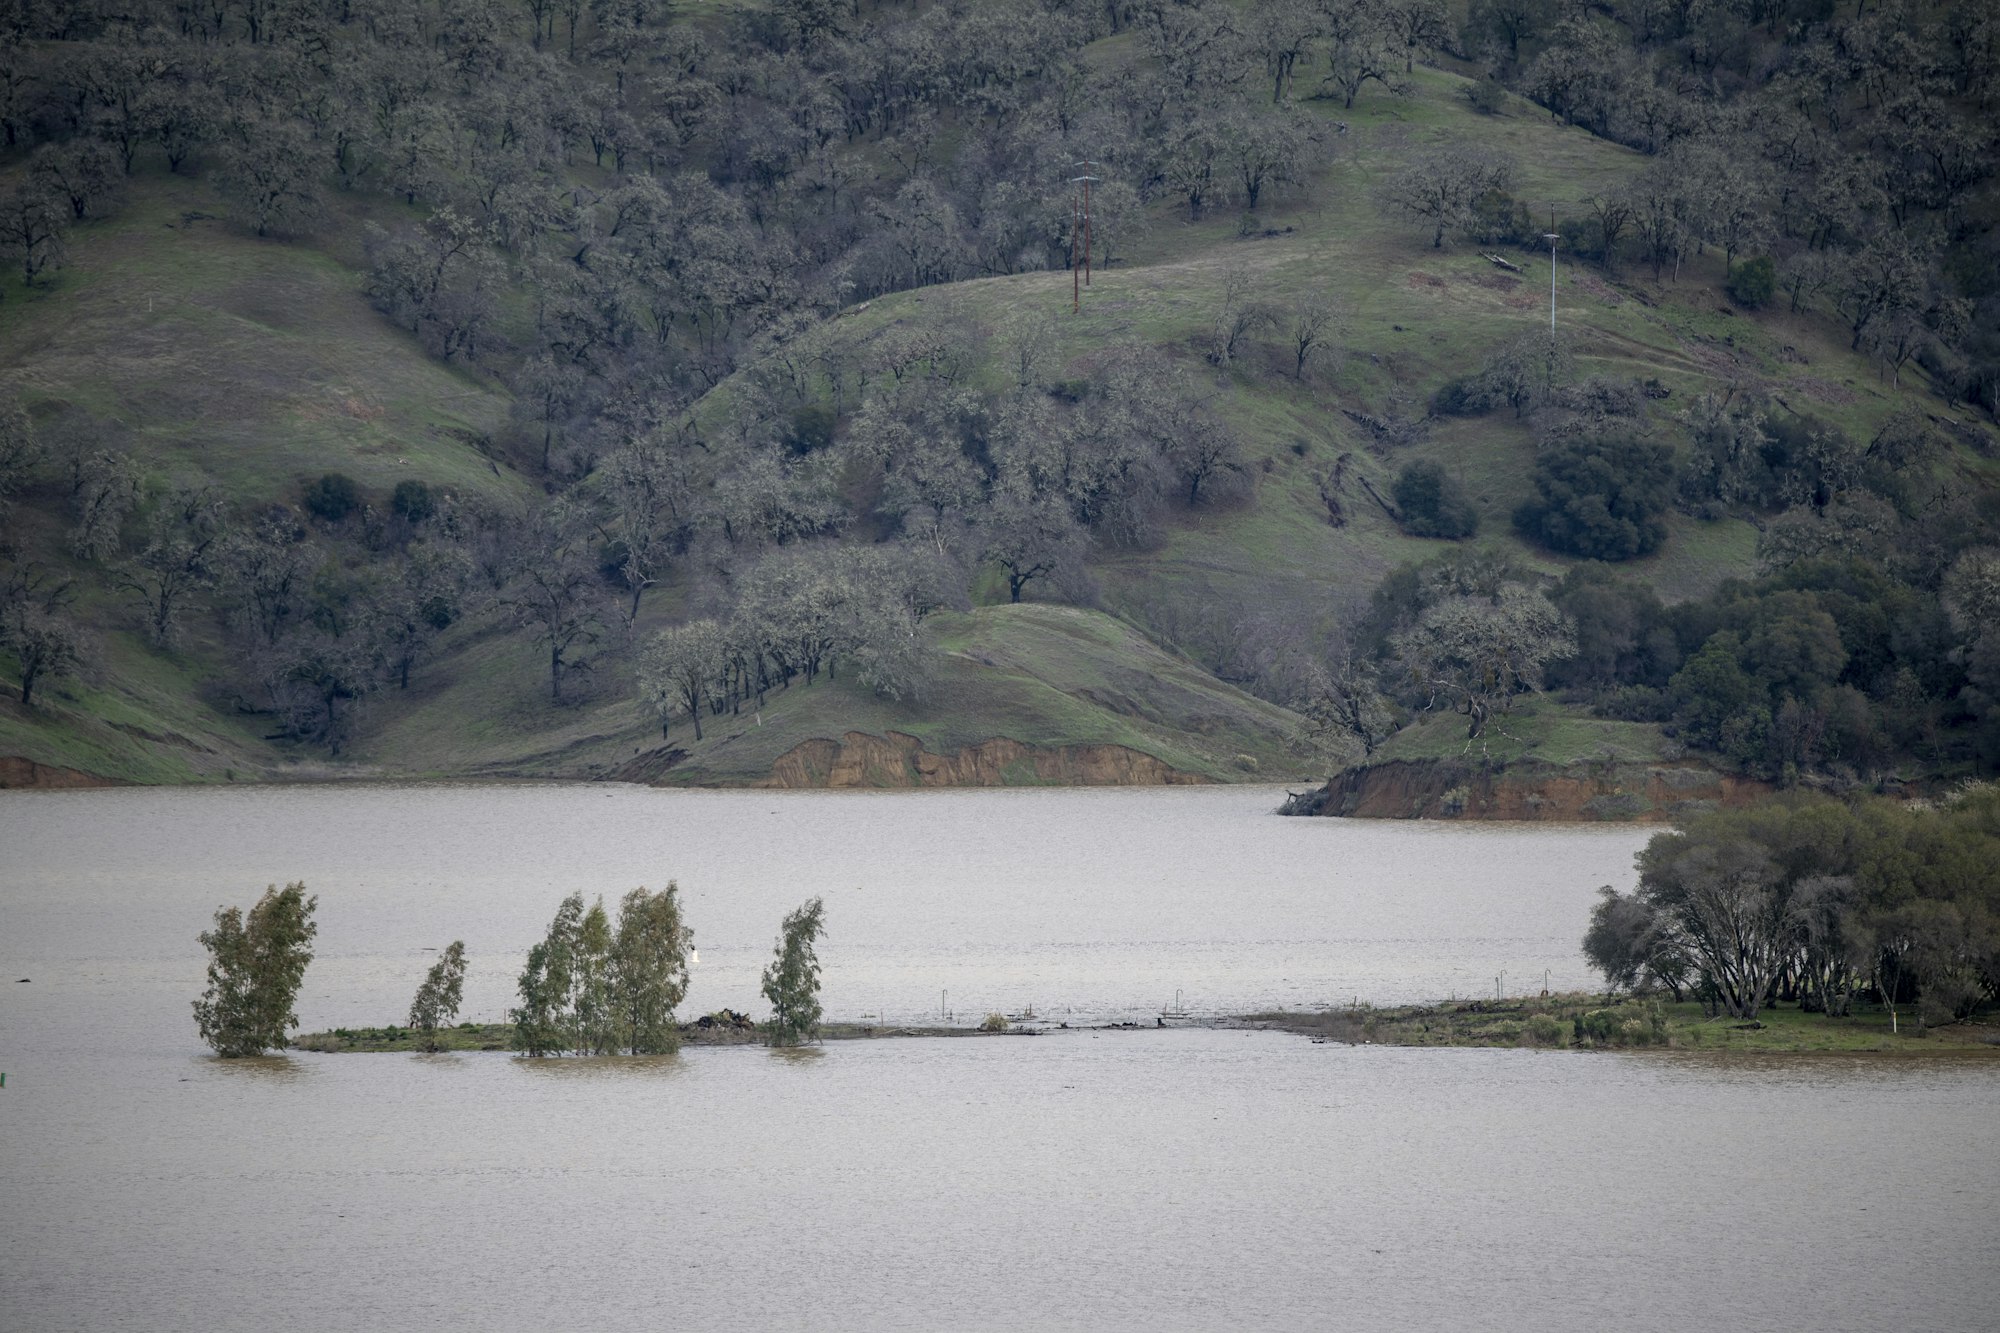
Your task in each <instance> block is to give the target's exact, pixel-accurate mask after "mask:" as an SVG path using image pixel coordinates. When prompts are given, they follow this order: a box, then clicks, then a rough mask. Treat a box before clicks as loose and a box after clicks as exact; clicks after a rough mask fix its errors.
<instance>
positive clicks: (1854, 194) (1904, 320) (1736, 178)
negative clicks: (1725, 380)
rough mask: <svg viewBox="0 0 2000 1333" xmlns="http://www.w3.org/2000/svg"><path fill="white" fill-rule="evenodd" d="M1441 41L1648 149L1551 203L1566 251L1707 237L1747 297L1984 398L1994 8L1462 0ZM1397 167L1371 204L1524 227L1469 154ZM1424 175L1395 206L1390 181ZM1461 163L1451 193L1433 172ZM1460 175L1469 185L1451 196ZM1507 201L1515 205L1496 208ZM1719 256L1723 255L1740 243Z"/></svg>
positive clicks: (1666, 272) (1457, 222)
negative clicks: (1815, 317) (1826, 319)
mask: <svg viewBox="0 0 2000 1333" xmlns="http://www.w3.org/2000/svg"><path fill="white" fill-rule="evenodd" d="M1458 42H1459V45H1458V48H1457V49H1458V53H1459V54H1461V55H1463V56H1465V57H1467V58H1469V59H1473V60H1476V61H1479V62H1481V63H1482V64H1483V65H1484V66H1485V67H1486V69H1487V70H1488V72H1489V76H1490V77H1489V81H1488V82H1486V83H1484V84H1481V85H1478V86H1475V87H1474V88H1472V89H1471V90H1470V92H1471V94H1472V95H1473V97H1474V101H1475V104H1482V103H1483V106H1482V109H1488V110H1496V111H1497V110H1498V109H1499V106H1500V103H1499V101H1498V99H1497V98H1496V97H1495V95H1494V93H1493V91H1492V90H1494V89H1497V88H1498V87H1499V86H1500V85H1501V84H1503V83H1504V84H1505V85H1508V86H1511V87H1512V88H1513V89H1515V90H1516V91H1518V92H1519V93H1520V94H1521V95H1522V96H1525V97H1528V98H1532V99H1533V100H1534V101H1536V102H1538V103H1540V104H1541V105H1542V106H1543V107H1545V108H1547V110H1548V112H1549V114H1550V115H1551V116H1553V117H1555V118H1557V119H1559V120H1563V121H1567V122H1569V123H1571V124H1575V125H1581V126H1583V127H1585V128H1587V129H1589V130H1590V131H1592V132H1593V133H1595V134H1598V135H1602V136H1604V137H1606V138H1610V139H1613V140H1616V141H1618V142H1620V143H1624V144H1628V145H1630V146H1631V147H1633V148H1636V149H1638V150H1639V151H1641V152H1643V153H1645V154H1647V155H1648V156H1649V157H1650V158H1651V159H1652V160H1651V161H1650V162H1649V163H1648V164H1647V166H1646V168H1645V169H1644V170H1643V171H1642V172H1641V173H1640V174H1639V175H1638V177H1637V178H1636V179H1635V180H1633V181H1632V182H1631V183H1630V184H1628V185H1625V186H1623V187H1620V188H1616V189H1613V190H1609V191H1605V192H1603V193H1601V194H1600V195H1599V196H1597V197H1595V198H1592V199H1591V200H1589V201H1588V202H1587V204H1586V206H1585V207H1584V208H1582V209H1580V210H1577V212H1576V214H1575V215H1574V216H1571V217H1566V218H1563V219H1561V220H1560V222H1559V223H1558V230H1559V231H1560V232H1561V234H1562V237H1563V242H1564V245H1565V247H1566V249H1567V250H1568V251H1569V252H1570V253H1571V254H1574V255H1577V256H1579V257H1581V258H1585V259H1590V260H1594V261H1596V262H1599V263H1601V264H1603V265H1604V266H1605V267H1606V268H1613V269H1615V268H1617V267H1619V266H1620V265H1623V264H1627V263H1636V264H1642V265H1644V266H1645V267H1646V269H1647V270H1648V271H1649V272H1650V273H1651V274H1652V276H1653V277H1654V278H1655V279H1656V280H1657V279H1662V278H1665V277H1668V276H1670V275H1678V273H1679V272H1680V270H1681V269H1682V267H1683V266H1684V265H1685V264H1686V263H1687V261H1688V260H1690V259H1691V258H1694V257H1696V256H1698V255H1700V254H1702V253H1704V252H1707V251H1713V252H1715V253H1717V254H1718V255H1719V256H1720V257H1721V259H1722V263H1723V266H1724V269H1725V272H1726V273H1727V275H1728V278H1729V290H1730V292H1731V294H1732V295H1733V296H1734V297H1735V298H1736V299H1737V300H1738V301H1740V302H1742V303H1743V304H1744V305H1746V306H1749V307H1751V308H1755V307H1757V306H1759V305H1762V304H1765V303H1767V302H1770V301H1773V300H1775V299H1777V298H1778V297H1779V295H1780V293H1782V294H1783V296H1784V298H1785V299H1787V300H1788V301H1789V304H1790V307H1791V309H1792V310H1793V311H1795V312H1796V311H1800V310H1804V309H1817V310H1820V311H1822V312H1824V313H1826V314H1828V315H1830V316H1832V317H1835V318H1838V319H1839V320H1841V322H1842V323H1843V324H1844V326H1845V327H1846V329H1847V332H1848V335H1849V339H1850V342H1851V343H1852V345H1853V347H1854V349H1855V350H1857V351H1866V352H1869V353H1871V354H1873V355H1875V356H1876V357H1878V358H1879V359H1880V360H1881V362H1882V364H1883V366H1884V369H1885V371H1887V372H1891V373H1893V374H1894V375H1896V376H1897V377H1900V375H1901V373H1902V370H1903V368H1904V366H1905V365H1906V364H1907V363H1908V362H1910V361H1912V360H1915V361H1917V362H1919V363H1920V364H1921V365H1922V366H1923V367H1924V369H1925V371H1926V372H1927V374H1928V375H1929V376H1930V378H1931V382H1932V383H1933V384H1934V385H1935V386H1936V387H1937V388H1938V389H1939V391H1940V392H1942V393H1943V394H1945V396H1946V397H1947V398H1954V399H1957V398H1962V399H1964V400H1967V401H1971V402H1974V403H1977V404H1979V405H1980V406H1982V407H1984V408H1985V409H1986V410H1987V411H1988V412H1996V411H2000V335H1996V334H1995V332H1994V330H1995V329H2000V264H1996V262H1995V261H1996V255H2000V233H1996V232H1995V230H1994V215H1993V212H1992V210H1991V208H1990V207H1987V206H1986V205H1985V203H1984V202H1983V201H1985V200H1987V199H1988V198H1990V193H1991V189H1992V185H1993V182H1994V179H1995V174H1996V171H2000V133H1996V121H1995V117H1994V110H1995V107H1996V105H2000V74H1996V70H2000V18H1996V16H1995V14H1994V13H1993V11H1992V7H1991V6H1990V5H1985V4H1981V3H1975V2H1973V0H1946V2H1945V3H1887V4H1873V5H1870V4H1861V5H1855V6H1851V7H1848V6H1840V5H1835V4H1832V3H1830V2H1829V0H1769V2H1768V3H1766V2H1760V3H1754V4H1747V5H1710V6H1690V5H1683V4H1659V3H1654V0H1617V2H1616V3H1613V4H1609V5H1605V6H1601V7H1600V8H1599V9H1598V10H1596V11H1594V12H1590V13H1585V12H1582V11H1578V10H1575V9H1574V8H1573V7H1566V6H1563V5H1560V4H1555V3H1551V0H1473V3H1472V4H1471V5H1470V6H1469V8H1468V11H1467V22H1466V23H1465V25H1464V27H1463V28H1462V30H1461V32H1460V33H1459V34H1458ZM1447 166H1448V164H1446V163H1443V162H1432V163H1427V164H1422V165H1421V166H1420V167H1413V168H1412V169H1411V170H1410V171H1409V172H1406V173H1405V178H1404V179H1403V180H1402V182H1401V185H1400V187H1399V188H1398V189H1396V190H1392V192H1391V196H1392V197H1391V199H1390V202H1391V203H1392V204H1394V205H1395V206H1397V207H1399V208H1401V209H1402V210H1403V211H1404V212H1405V213H1408V214H1410V215H1411V216H1420V217H1422V218H1423V219H1424V220H1425V222H1426V225H1432V226H1434V227H1435V228H1436V230H1435V231H1434V232H1433V240H1434V241H1435V242H1439V243H1441V242H1442V240H1443V239H1444V236H1445V235H1446V234H1447V232H1448V231H1450V230H1452V229H1459V230H1463V231H1465V232H1466V233H1467V234H1470V235H1476V236H1477V237H1478V239H1480V240H1481V241H1483V242H1486V243H1494V242H1504V241H1515V242H1519V243H1521V244H1524V245H1527V246H1530V247H1533V246H1534V245H1535V244H1537V242H1538V241H1539V233H1540V232H1541V230H1542V227H1541V225H1540V224H1539V220H1538V219H1530V218H1529V217H1528V216H1527V215H1526V214H1525V212H1520V211H1518V210H1515V208H1514V205H1513V201H1512V200H1511V199H1507V198H1505V196H1504V191H1505V182H1504V178H1503V177H1495V178H1494V182H1493V184H1494V188H1493V190H1492V194H1491V197H1490V198H1487V199H1485V200H1481V199H1479V198H1477V191H1474V190H1472V185H1473V184H1474V173H1472V171H1471V170H1470V164H1469V163H1462V162H1461V163H1457V164H1455V165H1450V166H1449V169H1447ZM1419 180H1426V181H1429V182H1430V183H1431V187H1432V188H1431V192H1430V193H1429V194H1428V195H1427V196H1425V195H1418V196H1416V197H1418V198H1424V199H1426V200H1427V202H1426V203H1425V205H1424V208H1423V209H1421V210H1413V209H1412V207H1411V204H1410V203H1409V202H1408V201H1409V200H1410V199H1411V198H1412V192H1411V190H1410V189H1409V188H1408V187H1409V186H1410V185H1411V184H1414V183H1415V182H1417V181H1419ZM1447 181H1458V182H1463V183H1464V186H1463V188H1461V189H1460V190H1459V191H1458V192H1457V194H1455V195H1454V194H1452V193H1451V191H1449V190H1448V189H1444V188H1441V187H1442V186H1443V184H1444V183H1445V182H1447ZM1468 191H1470V192H1471V195H1472V197H1468ZM1509 217H1513V218H1514V219H1516V220H1515V222H1513V223H1508V222H1506V221H1504V220H1505V219H1507V218H1509ZM1739 261H1742V262H1740V263H1739Z"/></svg>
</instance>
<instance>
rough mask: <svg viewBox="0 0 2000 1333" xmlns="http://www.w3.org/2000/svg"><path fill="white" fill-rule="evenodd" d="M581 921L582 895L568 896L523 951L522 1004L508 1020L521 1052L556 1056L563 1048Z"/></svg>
mask: <svg viewBox="0 0 2000 1333" xmlns="http://www.w3.org/2000/svg"><path fill="white" fill-rule="evenodd" d="M582 922H583V895H582V894H580V893H572V894H571V895H570V896H569V897H567V898H565V899H563V900H562V905H561V906H560V907H558V908H557V909H556V915H555V919H554V920H553V921H551V922H549V929H548V934H546V935H545V936H543V938H542V942H541V943H540V944H537V945H535V946H534V947H533V948H531V949H529V950H528V965H527V966H526V967H525V968H523V969H522V970H521V979H520V981H519V982H518V983H517V987H518V990H519V993H520V996H521V1004H520V1007H518V1008H516V1009H512V1010H510V1011H509V1013H508V1016H509V1017H510V1018H512V1019H513V1021H514V1034H515V1038H516V1040H517V1042H518V1044H519V1045H520V1048H521V1049H522V1050H523V1051H525V1052H527V1053H528V1054H529V1055H537V1056H539V1055H557V1054H560V1053H561V1052H562V1050H563V1049H564V1047H565V1038H566V1037H567V1035H568V1033H567V1029H568V1027H569V1022H568V1020H569V1015H570V1013H571V1011H572V1003H571V991H572V990H573V988H574V981H573V978H574V975H575V959H576V944H577V933H578V929H579V928H580V926H581V925H582Z"/></svg>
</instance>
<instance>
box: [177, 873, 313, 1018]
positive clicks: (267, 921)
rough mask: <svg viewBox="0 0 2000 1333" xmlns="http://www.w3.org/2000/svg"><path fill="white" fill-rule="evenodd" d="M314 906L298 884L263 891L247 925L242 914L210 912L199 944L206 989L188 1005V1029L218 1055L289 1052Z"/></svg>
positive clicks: (309, 953) (228, 909)
mask: <svg viewBox="0 0 2000 1333" xmlns="http://www.w3.org/2000/svg"><path fill="white" fill-rule="evenodd" d="M318 906H319V898H318V897H317V896H315V897H311V898H308V897H307V896H306V886H305V885H304V884H302V883H300V884H287V885H286V886H285V887H284V888H283V889H282V890H280V889H279V888H278V887H277V886H276V885H275V884H274V885H272V886H271V887H270V888H267V889H265V890H264V896H263V897H262V898H260V899H258V900H257V905H256V906H255V907H252V908H251V909H250V913H249V915H248V916H247V917H246V916H245V915H244V913H243V910H242V909H241V908H237V907H218V908H216V909H215V929H213V930H204V931H203V932H202V933H201V934H200V935H199V936H198V937H197V938H198V939H199V940H200V941H201V945H202V947H203V948H204V949H207V950H208V989H207V990H205V991H203V992H202V996H201V998H200V999H199V1000H196V1001H195V1002H194V1022H195V1026H196V1027H197V1028H199V1029H200V1031H201V1039H202V1040H203V1041H205V1042H207V1043H208V1044H209V1045H210V1046H211V1047H213V1048H214V1049H215V1053H216V1054H217V1055H220V1056H223V1057H225V1058H234V1057H237V1056H244V1055H262V1054H263V1053H264V1052H265V1051H268V1050H276V1049H282V1048H283V1047H285V1046H288V1045H290V1044H291V1043H290V1042H289V1041H288V1040H287V1039H286V1036H285V1030H286V1029H287V1028H295V1027H297V1026H298V1025H299V1016H298V1014H297V1013H295V1012H294V1011H293V1009H292V1005H293V1002H294V1001H296V1000H297V999H298V994H299V985H300V983H301V982H303V981H304V980H305V975H306V964H308V963H310V962H312V940H313V936H314V935H316V934H317V933H318V932H319V927H318V926H317V925H316V924H315V923H314V922H313V919H312V914H313V909H314V908H316V907H318Z"/></svg>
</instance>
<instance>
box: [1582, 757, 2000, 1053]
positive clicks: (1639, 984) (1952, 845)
mask: <svg viewBox="0 0 2000 1333" xmlns="http://www.w3.org/2000/svg"><path fill="white" fill-rule="evenodd" d="M1996 866H2000V787H1996V786H1993V785H1991V784H1982V785H1977V786H1968V787H1965V788H1963V789H1961V790H1960V791H1958V792H1956V793H1955V794H1953V795H1952V796H1951V797H1949V798H1947V799H1945V800H1943V801H1940V802H1938V803H1936V804H1935V805H1917V804H1904V803H1898V802H1894V801H1889V800H1883V799H1877V798H1871V799H1865V800H1860V801H1857V802H1855V803H1852V804H1846V803H1842V802H1839V801H1835V800H1832V799H1829V798H1826V797H1803V796H1798V797H1791V798H1787V799H1783V800H1780V801H1776V802H1773V803H1771V804H1768V805H1762V806H1757V807H1754V808H1751V809H1746V810H1727V811H1718V812H1715V813H1712V814H1708V815H1705V816H1702V817H1700V818H1697V819H1694V820H1691V821H1690V822H1689V823H1688V824H1687V826H1686V827H1685V828H1683V829H1681V830H1679V831H1676V832H1671V833H1661V834H1658V835H1656V836H1655V837H1654V838H1653V840H1652V841H1651V842H1650V843H1649V844H1647V846H1646V849H1645V850H1644V851H1643V852H1642V853H1640V856H1639V884H1638V887H1637V888H1636V889H1635V890H1634V891H1633V892H1632V893H1630V894H1621V893H1619V892H1617V891H1616V890H1614V889H1611V888H1609V887H1606V888H1605V889H1603V890H1602V891H1601V892H1602V897H1601V900H1600V901H1599V902H1598V904H1597V906H1596V908H1595V909H1593V911H1592V913H1591V920H1590V929H1589V931H1588V932H1587V933H1586V934H1585V935H1584V939H1583V949H1584V954H1585V956H1586V957H1587V958H1589V959H1590V961H1591V964H1592V965H1593V966H1594V967H1596V968H1597V969H1598V970H1599V971H1601V972H1603V973H1604V975H1605V977H1606V979H1607V980H1608V981H1609V982H1610V984H1611V985H1612V986H1613V987H1615V988H1623V989H1630V990H1665V991H1667V992H1670V993H1671V994H1672V996H1673V997H1674V999H1676V1000H1680V999H1682V998H1686V997H1692V998H1697V999H1700V1000H1702V1001H1704V1002H1705V1003H1707V1004H1708V1005H1709V1006H1711V1008H1712V1009H1714V1010H1718V1011H1720V1012H1724V1013H1727V1014H1729V1015H1730V1016H1732V1017H1735V1018H1741V1019H1745V1020H1754V1019H1755V1018H1756V1017H1757V1014H1758V1013H1759V1011H1760V1010H1763V1009H1764V1008H1766V1007H1768V1006H1770V1005H1772V1004H1774V1003H1778V1002H1780V1001H1789V1002H1795V1003H1797V1004H1798V1005H1799V1006H1800V1007H1801V1008H1803V1009H1806V1010H1809V1011H1813V1012H1819V1013H1825V1014H1829V1015H1832V1016H1835V1017H1841V1016H1845V1015H1846V1014H1847V1013H1849V1012H1850V1008H1851V1005H1852V1004H1853V1002H1854V1000H1855V999H1856V997H1858V996H1862V995H1867V996H1869V997H1872V998H1873V999H1875V1000H1876V1001H1878V1002H1879V1003H1880V1004H1882V1005H1883V1006H1884V1007H1885V1008H1886V1009H1887V1010H1888V1012H1889V1014H1890V1017H1891V1024H1892V1026H1895V1025H1897V1023H1898V1022H1899V1014H1900V1012H1901V1011H1902V1010H1903V1009H1904V1008H1906V1007H1908V1006H1911V1005H1914V1006H1915V1007H1916V1009H1917V1012H1918V1014H1919V1016H1920V1017H1921V1019H1922V1021H1923V1022H1924V1023H1926V1024H1932V1025H1936V1024H1943V1023H1950V1022H1954V1021H1958V1020H1962V1019H1964V1018H1967V1017H1969V1016H1970V1015H1971V1014H1972V1013H1973V1012H1974V1010H1975V1009H1977V1008H1978V1007H1979V1006H1981V1005H1982V1004H1984V1003H1987V1002H1990V1001H1991V1000H1993V999H1995V998H1996V997H2000V875H1996V874H1995V873H1994V868H1995V867H1996Z"/></svg>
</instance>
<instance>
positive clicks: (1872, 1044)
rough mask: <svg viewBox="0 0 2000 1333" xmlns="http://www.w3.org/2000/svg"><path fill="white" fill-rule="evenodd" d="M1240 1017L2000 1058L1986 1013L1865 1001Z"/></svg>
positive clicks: (1537, 1003) (1738, 1048)
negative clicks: (1826, 1005)
mask: <svg viewBox="0 0 2000 1333" xmlns="http://www.w3.org/2000/svg"><path fill="white" fill-rule="evenodd" d="M1241 1021H1242V1022H1243V1023H1244V1024H1246V1025H1249V1026H1254V1027H1262V1028H1274V1029H1277V1030H1280V1031H1284V1032H1297V1033H1301V1034H1303V1035H1305V1036H1309V1037H1311V1038H1312V1039H1313V1040H1314V1041H1329V1042H1340V1043H1345V1044H1349V1045H1376V1046H1524V1047H1540V1048H1544V1049H1553V1050H1560V1049H1569V1050H1628V1049H1637V1048H1654V1049H1672V1050H1686V1051H1727V1052H1744V1053H1751V1054H1789V1053H1796V1054H1808V1053H1827V1054H1839V1053H1844V1052H1845V1053H1875V1054H1899V1055H1926V1054H1938V1053H1945V1052H1949V1053H1953V1054H1964V1055H1986V1056H2000V1024H1996V1023H1995V1022H1994V1021H1993V1016H1992V1015H1985V1016H1982V1018H1981V1019H1980V1020H1979V1021H1975V1022H1967V1023H1954V1024H1951V1025H1949V1026H1947V1027H1938V1028H1929V1029H1920V1028H1918V1027H1917V1026H1916V1025H1914V1024H1909V1023H1905V1024H1904V1026H1903V1030H1902V1032H1901V1033H1900V1034H1892V1033H1891V1032H1890V1030H1889V1015H1888V1013H1887V1011H1886V1010H1883V1009H1881V1008H1880V1007H1879V1006H1873V1005H1857V1006H1855V1012H1854V1013H1852V1014H1851V1015H1849V1016H1848V1017H1846V1018H1828V1017H1827V1016H1826V1015H1824V1014H1810V1013H1803V1012H1801V1011H1799V1010H1797V1009H1779V1008H1775V1007H1774V1008H1770V1009H1766V1010H1765V1011H1764V1012H1763V1013H1762V1014H1761V1015H1760V1016H1759V1017H1758V1019H1757V1021H1755V1022H1752V1023H1743V1022H1738V1021H1736V1020H1734V1019H1731V1018H1729V1017H1727V1016H1726V1015H1725V1016H1721V1017H1717V1016H1713V1015H1711V1014H1709V1013H1708V1012H1706V1011H1705V1010H1704V1009H1703V1007H1702V1006H1701V1005H1700V1004H1698V1003H1695V1002H1693V1001H1683V1002H1681V1003H1678V1004H1676V1003H1671V1002H1666V1001H1662V1000H1659V999H1654V998H1646V999H1633V998H1626V999H1607V998H1606V997H1605V996H1602V995H1593V994H1588V993H1582V992H1579V993H1572V994H1564V995H1551V996H1546V997H1539V998H1532V999H1505V1000H1463V1001H1453V1002H1451V1003H1448V1004H1431V1005H1403V1006H1396V1007H1389V1008H1379V1009H1378V1008H1375V1007H1373V1006H1369V1005H1361V1006H1356V1007H1351V1008H1345V1009H1327V1010H1321V1011H1317V1012H1311V1013H1292V1012H1285V1011H1279V1012H1272V1013H1261V1014H1249V1015H1246V1016H1245V1017H1244V1018H1243V1019H1242V1020H1241Z"/></svg>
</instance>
